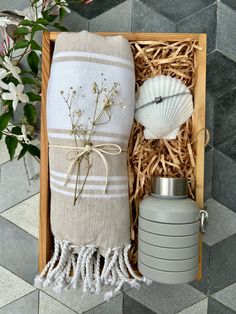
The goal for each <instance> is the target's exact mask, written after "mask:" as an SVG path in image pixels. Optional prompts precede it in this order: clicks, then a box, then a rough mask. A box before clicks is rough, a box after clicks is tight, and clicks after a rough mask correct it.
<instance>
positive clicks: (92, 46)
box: [35, 31, 145, 299]
mask: <svg viewBox="0 0 236 314" xmlns="http://www.w3.org/2000/svg"><path fill="white" fill-rule="evenodd" d="M104 80H105V83H106V84H107V86H108V88H109V86H111V85H112V84H113V82H118V83H119V85H118V87H117V90H118V93H117V95H116V96H115V97H114V101H115V102H117V103H121V105H117V106H112V107H111V108H110V110H109V112H108V113H107V115H106V116H107V117H108V116H109V115H110V120H109V122H108V123H104V124H103V123H100V124H98V125H97V126H96V127H95V128H94V133H93V135H92V136H91V143H90V144H91V145H90V149H88V150H91V148H92V147H94V148H95V149H94V150H91V151H89V162H90V165H91V168H90V170H89V173H87V169H88V168H87V166H88V164H87V160H86V158H82V159H81V163H80V167H79V169H80V171H79V176H78V182H77V188H78V187H79V188H81V187H82V186H83V185H84V186H83V189H82V192H81V194H80V196H79V197H78V199H77V201H76V202H75V204H74V192H75V184H76V178H77V174H76V169H77V168H76V167H75V165H76V161H75V162H74V163H73V161H74V160H76V158H74V159H73V158H68V156H72V157H74V156H75V157H76V156H77V155H78V154H79V153H81V152H82V151H83V149H85V148H84V145H83V143H82V142H81V141H78V142H77V147H78V146H79V147H80V149H79V150H77V151H76V150H73V147H76V144H75V139H74V136H73V134H72V124H71V116H69V115H68V106H67V105H66V103H65V99H64V98H63V97H65V98H66V97H67V92H68V91H70V90H71V91H73V90H76V91H77V93H76V95H75V96H74V98H75V99H74V101H73V104H72V108H71V112H75V111H77V112H78V111H79V112H81V116H80V118H79V121H80V123H81V126H82V127H85V126H88V125H89V121H90V120H89V119H91V117H92V116H93V112H94V104H95V94H94V93H93V92H92V87H93V86H94V82H96V84H97V86H101V85H102V84H103V83H104ZM61 91H63V93H62V92H61ZM134 95H135V75H134V64H133V57H132V53H131V50H130V46H129V42H128V41H127V40H126V39H124V38H123V37H121V36H108V37H104V36H99V35H96V34H92V33H88V32H87V31H82V32H80V33H61V34H60V35H59V36H58V37H57V40H56V43H55V50H54V54H53V60H52V66H51V74H50V80H49V85H48V95H47V127H48V139H49V163H50V189H51V229H52V233H53V235H54V238H55V248H54V254H53V256H52V258H51V260H50V261H49V263H48V264H47V265H46V267H45V269H44V270H43V272H42V273H41V274H40V275H38V276H37V277H36V280H35V283H36V285H41V286H42V285H43V286H48V285H51V286H53V289H54V290H55V291H60V290H63V289H64V288H69V287H71V286H72V287H74V288H76V287H78V286H79V285H80V284H81V285H82V286H83V290H84V292H85V293H86V292H88V293H99V292H100V288H101V287H102V286H103V285H106V286H111V291H110V292H109V293H108V294H106V299H109V298H110V297H111V296H113V295H114V294H115V293H116V292H118V291H119V290H120V289H121V287H122V285H123V283H124V282H128V283H130V284H131V285H132V286H139V282H142V281H145V280H144V278H143V277H139V276H137V275H136V274H135V273H134V272H133V270H132V268H131V266H130V263H129V260H128V252H129V249H130V216H129V195H128V177H127V145H128V139H129V134H130V129H131V126H132V122H133V117H134ZM103 105H104V102H103V101H102V100H101V101H99V102H98V111H99V108H100V109H101V108H102V106H103ZM96 148H97V150H98V151H96ZM110 149H111V151H113V150H115V151H116V154H109V153H107V151H108V152H110ZM117 150H118V152H117ZM84 156H87V151H86V152H84ZM68 169H70V170H68ZM68 171H69V172H70V175H68ZM87 174H88V176H87ZM85 178H86V182H85ZM66 180H67V183H66V184H65V181H66ZM106 181H107V187H106V192H105V193H104V187H105V186H106ZM84 182H85V184H84ZM72 274H73V275H72ZM71 275H72V276H71Z"/></svg>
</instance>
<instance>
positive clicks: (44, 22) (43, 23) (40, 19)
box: [36, 17, 48, 25]
mask: <svg viewBox="0 0 236 314" xmlns="http://www.w3.org/2000/svg"><path fill="white" fill-rule="evenodd" d="M36 23H37V24H42V25H48V21H47V20H46V19H43V18H41V17H40V18H39V19H37V21H36Z"/></svg>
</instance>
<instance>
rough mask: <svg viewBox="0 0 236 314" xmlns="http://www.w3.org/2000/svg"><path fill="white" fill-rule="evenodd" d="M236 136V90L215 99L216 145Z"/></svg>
mask: <svg viewBox="0 0 236 314" xmlns="http://www.w3.org/2000/svg"><path fill="white" fill-rule="evenodd" d="M233 135H236V89H234V90H232V91H230V92H228V93H226V94H225V95H223V96H221V97H219V98H215V105H214V145H217V144H219V143H222V142H223V141H225V140H227V139H229V138H232V136H233Z"/></svg>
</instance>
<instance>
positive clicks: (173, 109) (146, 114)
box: [135, 75, 193, 139]
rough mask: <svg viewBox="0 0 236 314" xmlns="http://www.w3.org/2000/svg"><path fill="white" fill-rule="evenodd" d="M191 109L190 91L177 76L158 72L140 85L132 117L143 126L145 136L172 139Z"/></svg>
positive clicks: (190, 113)
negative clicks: (157, 74) (158, 73)
mask: <svg viewBox="0 0 236 314" xmlns="http://www.w3.org/2000/svg"><path fill="white" fill-rule="evenodd" d="M169 96H171V97H169ZM160 97H161V98H162V101H159V102H158V99H159V100H160ZM165 97H167V98H166V99H165ZM155 100H156V102H155ZM192 113H193V100H192V95H191V93H190V91H189V89H188V87H187V86H185V85H184V84H183V83H182V81H181V80H180V79H176V78H173V77H171V76H165V75H159V76H156V77H153V78H150V79H148V80H146V81H145V82H144V84H143V85H142V86H141V87H140V90H139V96H138V100H137V102H136V109H135V119H136V121H137V122H139V123H140V124H142V125H143V126H144V127H145V129H144V137H145V138H146V139H161V138H162V139H175V138H176V137H177V135H178V132H179V127H180V126H181V125H182V124H183V123H184V122H186V121H187V120H188V119H189V118H190V116H191V115H192Z"/></svg>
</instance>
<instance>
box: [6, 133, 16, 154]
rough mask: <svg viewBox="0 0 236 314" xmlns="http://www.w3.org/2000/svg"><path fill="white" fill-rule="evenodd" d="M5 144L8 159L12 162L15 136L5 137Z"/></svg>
mask: <svg viewBox="0 0 236 314" xmlns="http://www.w3.org/2000/svg"><path fill="white" fill-rule="evenodd" d="M5 143H6V145H7V149H8V153H9V155H10V159H11V160H12V159H13V158H14V156H15V151H16V147H17V144H18V139H17V138H16V137H15V136H10V135H7V136H6V138H5Z"/></svg>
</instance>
